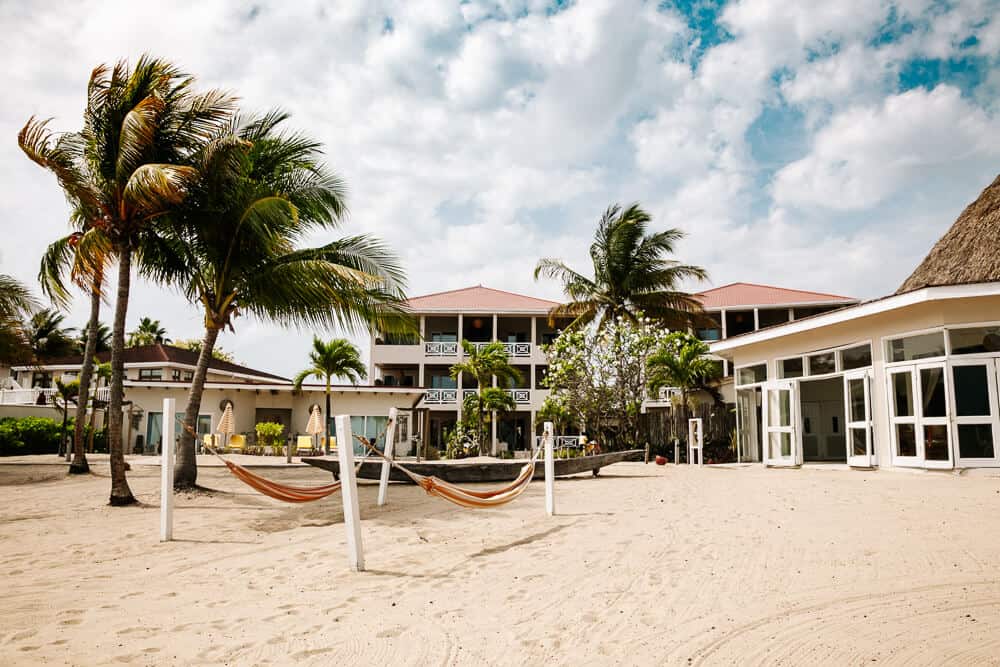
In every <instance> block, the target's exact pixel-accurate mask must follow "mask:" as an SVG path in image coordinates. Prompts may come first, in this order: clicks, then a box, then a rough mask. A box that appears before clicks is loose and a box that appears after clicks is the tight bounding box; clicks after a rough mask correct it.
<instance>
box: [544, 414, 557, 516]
mask: <svg viewBox="0 0 1000 667" xmlns="http://www.w3.org/2000/svg"><path fill="white" fill-rule="evenodd" d="M542 439H543V440H544V442H545V513H546V514H548V515H549V516H552V515H554V514H555V513H556V490H555V479H556V461H555V451H554V450H555V447H554V446H553V440H554V438H553V437H552V422H545V427H544V430H543V435H542Z"/></svg>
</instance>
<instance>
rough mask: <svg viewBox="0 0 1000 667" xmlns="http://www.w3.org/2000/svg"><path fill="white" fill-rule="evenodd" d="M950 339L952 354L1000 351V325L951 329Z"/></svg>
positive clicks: (949, 332)
mask: <svg viewBox="0 0 1000 667" xmlns="http://www.w3.org/2000/svg"><path fill="white" fill-rule="evenodd" d="M948 340H949V342H950V343H951V353H952V354H980V353H983V352H1000V326H998V327H970V328H968V329H951V330H950V331H948Z"/></svg>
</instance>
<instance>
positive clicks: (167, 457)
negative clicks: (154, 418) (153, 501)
mask: <svg viewBox="0 0 1000 667" xmlns="http://www.w3.org/2000/svg"><path fill="white" fill-rule="evenodd" d="M176 403H177V399H175V398H165V399H163V425H162V433H163V440H162V443H163V444H161V445H160V541H161V542H169V541H170V540H172V539H174V414H175V412H176Z"/></svg>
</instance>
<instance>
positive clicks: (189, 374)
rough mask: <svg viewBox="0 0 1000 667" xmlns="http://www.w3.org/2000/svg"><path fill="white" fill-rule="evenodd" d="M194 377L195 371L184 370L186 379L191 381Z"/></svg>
mask: <svg viewBox="0 0 1000 667" xmlns="http://www.w3.org/2000/svg"><path fill="white" fill-rule="evenodd" d="M193 379H194V371H184V381H185V382H190V381H191V380H193Z"/></svg>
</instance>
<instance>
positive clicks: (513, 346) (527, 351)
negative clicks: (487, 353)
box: [473, 343, 531, 359]
mask: <svg viewBox="0 0 1000 667" xmlns="http://www.w3.org/2000/svg"><path fill="white" fill-rule="evenodd" d="M473 345H475V346H476V349H477V350H481V349H483V348H484V347H486V346H487V345H492V343H473ZM503 347H504V349H505V350H506V351H507V356H508V357H515V358H519V359H524V358H527V357H530V356H531V343H504V344H503Z"/></svg>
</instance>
